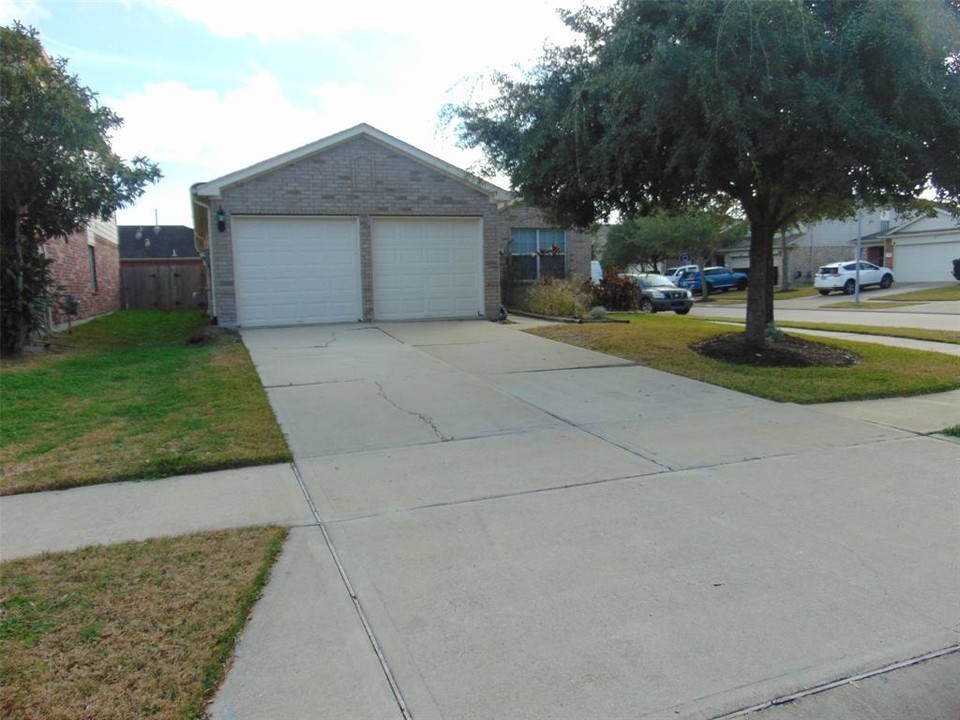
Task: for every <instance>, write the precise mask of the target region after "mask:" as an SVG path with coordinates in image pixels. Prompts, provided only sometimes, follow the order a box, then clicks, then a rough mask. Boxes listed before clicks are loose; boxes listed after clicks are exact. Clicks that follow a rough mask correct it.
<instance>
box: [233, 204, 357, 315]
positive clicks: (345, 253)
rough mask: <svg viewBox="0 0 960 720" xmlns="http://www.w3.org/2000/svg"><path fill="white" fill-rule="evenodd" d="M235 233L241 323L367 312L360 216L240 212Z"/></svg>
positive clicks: (234, 225) (234, 223)
mask: <svg viewBox="0 0 960 720" xmlns="http://www.w3.org/2000/svg"><path fill="white" fill-rule="evenodd" d="M233 236H234V253H235V267H236V273H237V315H238V321H239V322H240V324H241V325H244V326H253V325H291V324H307V323H324V322H353V321H356V320H358V319H360V317H361V316H362V307H361V295H360V243H359V231H358V226H357V221H356V219H355V218H349V219H344V218H270V219H260V218H234V221H233Z"/></svg>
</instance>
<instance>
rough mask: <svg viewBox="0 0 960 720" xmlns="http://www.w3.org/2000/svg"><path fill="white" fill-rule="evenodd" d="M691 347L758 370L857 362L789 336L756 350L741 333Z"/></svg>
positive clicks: (847, 355)
mask: <svg viewBox="0 0 960 720" xmlns="http://www.w3.org/2000/svg"><path fill="white" fill-rule="evenodd" d="M691 348H692V349H693V350H694V351H696V352H698V353H700V354H701V355H705V356H706V357H710V358H713V359H715V360H723V361H725V362H730V363H739V364H742V365H755V366H759V367H849V366H851V365H856V364H857V363H859V362H860V358H859V357H858V356H857V355H856V354H855V353H852V352H849V351H847V350H841V349H839V348H835V347H832V346H830V345H823V344H821V343H817V342H812V341H810V340H803V339H802V338H798V337H791V336H784V337H782V338H780V339H778V340H769V341H768V342H767V345H766V347H765V348H763V349H762V350H757V349H756V348H752V347H748V346H747V344H746V336H745V335H744V334H743V333H728V334H724V335H718V336H716V337H712V338H710V339H708V340H703V341H701V342H698V343H696V344H694V345H692V346H691Z"/></svg>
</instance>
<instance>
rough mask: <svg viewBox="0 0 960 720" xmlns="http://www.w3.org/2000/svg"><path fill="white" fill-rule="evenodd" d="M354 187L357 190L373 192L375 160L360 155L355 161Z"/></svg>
mask: <svg viewBox="0 0 960 720" xmlns="http://www.w3.org/2000/svg"><path fill="white" fill-rule="evenodd" d="M353 189H354V190H355V191H357V192H373V160H372V159H371V158H368V157H358V158H357V159H356V160H354V161H353Z"/></svg>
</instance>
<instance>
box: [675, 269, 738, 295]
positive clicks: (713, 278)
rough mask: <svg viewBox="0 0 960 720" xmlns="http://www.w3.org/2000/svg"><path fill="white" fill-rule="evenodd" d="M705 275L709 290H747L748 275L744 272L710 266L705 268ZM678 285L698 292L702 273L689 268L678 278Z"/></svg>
mask: <svg viewBox="0 0 960 720" xmlns="http://www.w3.org/2000/svg"><path fill="white" fill-rule="evenodd" d="M703 276H704V277H705V278H706V281H707V291H708V292H716V291H718V290H719V291H720V292H726V291H727V290H746V289H747V276H746V275H745V274H744V273H742V272H734V271H733V270H731V269H730V268H726V267H708V268H704V269H703ZM677 286H678V287H682V288H686V289H687V290H689V291H690V292H695V293H698V292H700V291H701V288H700V273H698V272H697V271H696V270H689V271H687V272H685V273H684V274H683V276H682V277H681V278H680V279H679V280H677Z"/></svg>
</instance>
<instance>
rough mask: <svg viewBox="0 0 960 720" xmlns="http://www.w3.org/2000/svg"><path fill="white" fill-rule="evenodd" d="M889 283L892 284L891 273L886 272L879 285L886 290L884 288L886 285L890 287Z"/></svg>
mask: <svg viewBox="0 0 960 720" xmlns="http://www.w3.org/2000/svg"><path fill="white" fill-rule="evenodd" d="M891 285H893V275H891V274H890V273H887V274H886V275H884V276H883V278H882V279H881V280H880V287H882V288H883V289H884V290H886V289H887V288H888V287H890V286H891Z"/></svg>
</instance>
